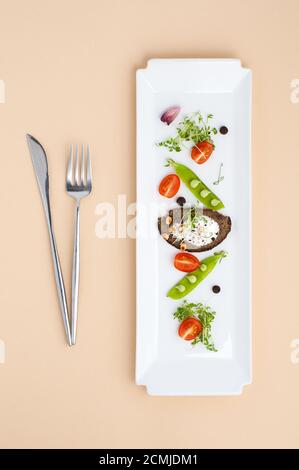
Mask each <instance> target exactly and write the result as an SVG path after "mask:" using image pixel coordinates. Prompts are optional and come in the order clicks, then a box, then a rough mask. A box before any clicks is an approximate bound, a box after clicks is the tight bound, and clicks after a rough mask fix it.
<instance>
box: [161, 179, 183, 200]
mask: <svg viewBox="0 0 299 470" xmlns="http://www.w3.org/2000/svg"><path fill="white" fill-rule="evenodd" d="M180 184H181V182H180V178H179V177H178V176H177V175H174V174H171V175H167V176H165V178H163V179H162V181H161V183H160V186H159V193H160V194H161V195H162V196H165V197H168V198H170V197H173V196H175V195H176V193H177V192H178V190H179V189H180Z"/></svg>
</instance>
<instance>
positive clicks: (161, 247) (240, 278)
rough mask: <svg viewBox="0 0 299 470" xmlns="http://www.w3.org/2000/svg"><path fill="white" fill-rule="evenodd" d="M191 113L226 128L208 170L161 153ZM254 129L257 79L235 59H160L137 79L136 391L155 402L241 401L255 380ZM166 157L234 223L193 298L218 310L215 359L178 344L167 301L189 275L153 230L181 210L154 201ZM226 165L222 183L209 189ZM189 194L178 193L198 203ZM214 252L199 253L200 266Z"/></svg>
mask: <svg viewBox="0 0 299 470" xmlns="http://www.w3.org/2000/svg"><path fill="white" fill-rule="evenodd" d="M173 105H179V106H181V108H182V111H181V115H180V116H179V117H178V118H177V120H176V121H175V122H174V123H172V125H170V126H167V125H165V124H164V123H162V122H161V121H160V116H161V114H162V113H163V111H165V109H167V108H168V107H171V106H173ZM194 111H200V112H201V113H202V114H203V116H206V115H207V114H209V113H212V114H213V116H214V118H213V124H214V125H215V126H216V127H217V128H219V127H220V126H221V125H225V126H227V127H228V129H229V132H228V134H226V135H221V134H219V133H218V134H217V135H216V136H215V139H214V142H215V144H216V148H215V151H214V152H213V155H212V157H211V158H210V160H209V161H208V162H206V163H205V164H204V165H198V164H196V163H195V162H194V161H193V160H192V159H191V158H190V151H188V150H184V151H182V152H180V153H175V154H173V153H171V154H170V153H169V152H167V150H166V149H165V148H158V147H157V146H156V145H155V143H157V142H159V141H160V140H162V139H164V138H165V137H166V136H168V135H169V136H170V135H173V134H174V133H175V127H176V123H177V122H179V120H180V117H182V116H183V115H185V114H188V113H191V112H194ZM250 128H251V72H250V70H248V69H245V68H243V67H242V66H241V64H240V61H239V60H233V59H224V60H223V59H209V60H207V59H166V60H164V59H154V60H150V61H149V62H148V64H147V67H146V68H145V69H140V70H138V71H137V352H136V383H137V384H138V385H145V386H146V388H147V391H148V393H149V394H151V395H235V394H240V393H242V389H243V386H244V385H246V384H249V383H250V382H251V161H250V160H251V150H250V139H251V137H250V135H251V130H250ZM169 156H171V157H172V158H174V159H175V160H177V161H179V162H181V163H183V164H185V165H187V166H189V167H190V168H191V169H192V170H193V171H194V172H195V173H197V174H198V175H199V176H200V177H201V178H202V179H203V181H204V182H205V183H206V184H207V185H208V186H209V187H211V189H212V188H213V190H214V191H215V193H216V194H217V195H219V197H220V198H221V199H222V201H223V202H224V204H225V209H223V210H222V211H221V212H222V213H223V214H225V215H229V216H230V217H231V220H232V231H231V233H230V234H229V235H228V237H227V238H226V239H225V240H224V241H223V242H222V244H220V245H219V246H217V249H216V251H217V250H218V249H221V250H222V249H223V250H225V251H227V252H228V257H227V258H225V259H224V260H223V261H222V262H221V264H220V265H219V266H217V267H216V268H215V270H214V271H213V272H212V273H211V274H210V275H209V276H208V277H207V278H206V279H205V280H204V282H202V284H200V285H199V286H198V287H197V288H196V289H195V290H194V291H193V292H192V293H191V294H190V295H189V296H188V300H190V301H195V302H202V303H204V304H206V305H209V306H210V307H212V308H213V310H215V311H216V312H217V315H216V318H215V321H214V324H213V338H214V340H215V344H216V347H217V349H218V352H210V351H207V350H206V349H205V348H204V346H202V345H196V346H191V345H190V343H189V342H188V341H184V340H182V339H181V338H180V337H179V336H178V334H177V328H178V322H177V321H176V320H174V319H173V313H174V311H175V310H176V308H177V307H178V305H180V304H181V302H182V301H174V300H172V299H169V298H167V297H166V293H167V291H168V290H169V289H170V287H172V286H173V284H175V283H176V282H177V281H178V280H179V279H180V278H181V277H182V275H183V273H180V272H179V271H177V270H175V269H174V267H173V258H174V256H175V254H176V253H177V252H178V251H177V250H176V249H175V248H174V247H172V246H171V245H169V244H168V243H166V242H165V240H163V239H162V237H161V236H160V235H159V233H158V229H157V216H158V215H163V214H165V213H166V212H167V211H168V210H169V209H171V208H173V207H175V206H176V203H175V199H176V197H175V198H173V199H170V200H168V199H166V198H163V197H162V196H160V195H159V193H158V186H159V182H160V180H161V179H162V178H163V176H165V175H166V174H167V173H169V172H170V171H169V169H168V168H165V166H164V164H165V162H166V158H167V157H169ZM221 162H223V171H222V174H223V176H224V180H223V182H221V183H220V184H219V185H217V186H213V182H214V181H215V180H217V176H218V171H219V165H220V163H221ZM172 172H173V171H172ZM183 186H184V185H183V184H182V185H181V188H180V190H179V193H178V195H180V196H184V197H185V198H186V200H187V201H188V202H190V203H194V202H196V199H195V198H194V196H193V195H192V194H191V193H190V192H189V191H188V190H187V188H185V187H183ZM157 207H158V209H157ZM214 251H215V250H214ZM218 251H219V250H218ZM210 254H212V252H211V251H210V252H204V253H199V258H200V259H202V258H204V257H205V256H209V255H210ZM214 284H218V285H220V286H221V292H220V293H219V294H214V293H213V292H212V290H211V288H212V286H213V285H214Z"/></svg>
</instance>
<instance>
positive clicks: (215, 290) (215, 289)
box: [212, 286, 221, 294]
mask: <svg viewBox="0 0 299 470" xmlns="http://www.w3.org/2000/svg"><path fill="white" fill-rule="evenodd" d="M212 291H213V292H214V294H219V292H220V291H221V289H220V286H213V287H212Z"/></svg>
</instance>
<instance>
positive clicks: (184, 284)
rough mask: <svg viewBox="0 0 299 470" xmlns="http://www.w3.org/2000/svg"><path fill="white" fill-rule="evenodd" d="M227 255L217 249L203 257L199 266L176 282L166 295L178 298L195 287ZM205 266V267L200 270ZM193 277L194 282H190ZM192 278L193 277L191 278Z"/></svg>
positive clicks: (174, 298)
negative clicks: (210, 254)
mask: <svg viewBox="0 0 299 470" xmlns="http://www.w3.org/2000/svg"><path fill="white" fill-rule="evenodd" d="M225 256H227V254H226V252H225V251H219V252H216V253H214V254H213V255H212V256H208V257H207V258H205V259H204V260H203V262H202V264H201V265H200V267H199V268H197V269H196V271H194V272H193V273H192V275H190V274H187V275H186V276H184V277H183V278H182V279H181V280H180V281H179V282H178V283H177V284H175V285H174V286H173V287H172V288H171V289H170V290H169V291H168V293H167V297H170V298H171V299H173V300H180V299H182V298H183V297H185V296H186V295H188V294H189V293H190V292H192V291H193V289H195V288H196V287H197V286H198V284H200V282H202V281H203V280H204V279H205V278H206V277H207V276H208V275H209V274H210V272H211V271H213V269H214V268H215V266H216V265H217V263H218V262H219V261H221V260H222V258H224V257H225ZM203 266H205V267H206V269H204V270H202V267H203ZM193 277H195V278H196V279H195V282H191V281H190V278H193ZM192 280H193V279H192Z"/></svg>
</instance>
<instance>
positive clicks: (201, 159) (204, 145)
mask: <svg viewBox="0 0 299 470" xmlns="http://www.w3.org/2000/svg"><path fill="white" fill-rule="evenodd" d="M213 150H214V145H213V144H211V142H208V141H207V140H204V141H203V142H198V143H197V144H196V146H194V147H193V148H192V150H191V157H192V159H193V160H194V161H195V162H196V163H198V164H199V165H201V164H202V163H205V162H206V161H207V160H208V159H209V158H210V156H211V154H212V152H213Z"/></svg>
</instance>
